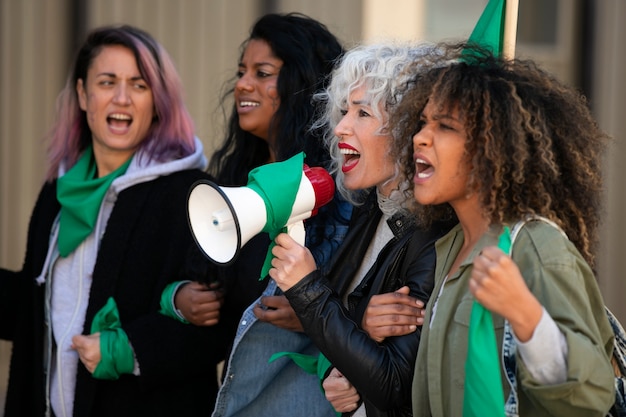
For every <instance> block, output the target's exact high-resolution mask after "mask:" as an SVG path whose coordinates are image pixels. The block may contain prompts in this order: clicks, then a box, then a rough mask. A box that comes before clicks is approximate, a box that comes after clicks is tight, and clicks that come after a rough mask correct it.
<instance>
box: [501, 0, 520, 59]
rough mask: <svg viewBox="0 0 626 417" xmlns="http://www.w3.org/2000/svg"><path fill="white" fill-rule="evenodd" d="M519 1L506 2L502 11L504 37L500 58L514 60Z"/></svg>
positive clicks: (507, 0)
mask: <svg viewBox="0 0 626 417" xmlns="http://www.w3.org/2000/svg"><path fill="white" fill-rule="evenodd" d="M518 10H519V0H506V2H505V11H504V35H503V37H502V38H503V39H502V58H504V59H506V60H510V59H513V58H515V42H516V38H517V14H518Z"/></svg>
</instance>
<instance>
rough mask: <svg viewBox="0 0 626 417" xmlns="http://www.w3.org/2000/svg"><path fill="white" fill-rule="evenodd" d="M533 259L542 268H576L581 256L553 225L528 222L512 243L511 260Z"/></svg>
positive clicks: (565, 236) (581, 259)
mask: <svg viewBox="0 0 626 417" xmlns="http://www.w3.org/2000/svg"><path fill="white" fill-rule="evenodd" d="M530 256H532V257H534V258H535V259H536V260H538V261H539V263H540V264H541V265H543V266H553V267H559V268H563V267H578V265H580V263H581V261H582V262H584V260H583V257H582V255H581V254H580V252H579V251H578V250H577V249H576V247H575V246H574V244H573V243H572V242H570V240H569V239H568V238H567V235H566V234H565V233H564V232H563V231H562V230H561V229H560V228H558V226H556V225H554V224H550V223H547V222H544V221H528V222H526V223H525V224H524V225H523V227H521V228H520V230H519V232H518V235H517V237H516V238H515V241H514V243H513V258H514V259H518V258H519V259H520V260H521V259H524V258H527V257H530Z"/></svg>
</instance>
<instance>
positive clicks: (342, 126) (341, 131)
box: [334, 116, 351, 138]
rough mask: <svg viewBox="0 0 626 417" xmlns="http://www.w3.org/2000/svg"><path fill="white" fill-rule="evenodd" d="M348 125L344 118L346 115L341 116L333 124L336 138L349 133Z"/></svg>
mask: <svg viewBox="0 0 626 417" xmlns="http://www.w3.org/2000/svg"><path fill="white" fill-rule="evenodd" d="M350 132H351V131H350V126H348V122H347V120H346V116H343V117H342V118H341V120H340V121H339V123H337V126H335V129H334V133H335V136H337V137H338V138H341V137H344V136H348V135H349V134H350Z"/></svg>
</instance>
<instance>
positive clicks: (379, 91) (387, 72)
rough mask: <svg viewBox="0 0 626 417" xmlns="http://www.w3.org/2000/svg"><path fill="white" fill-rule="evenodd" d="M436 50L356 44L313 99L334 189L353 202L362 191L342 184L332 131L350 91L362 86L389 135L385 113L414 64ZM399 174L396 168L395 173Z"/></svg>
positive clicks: (427, 46) (422, 46)
mask: <svg viewBox="0 0 626 417" xmlns="http://www.w3.org/2000/svg"><path fill="white" fill-rule="evenodd" d="M435 51H436V48H435V46H434V45H432V44H425V43H424V44H410V43H399V42H398V43H384V44H372V45H359V46H357V47H355V48H353V49H351V50H349V51H348V52H346V54H345V55H343V57H342V58H341V60H340V61H339V62H338V64H337V66H336V67H335V69H334V70H333V72H332V75H331V81H330V84H329V85H328V87H327V88H326V89H325V90H323V91H322V92H320V93H317V94H316V95H315V96H314V100H319V101H321V102H322V103H323V104H324V105H323V106H322V107H323V111H322V114H321V115H320V117H319V118H318V119H317V120H316V121H315V122H314V123H313V126H312V128H313V129H322V130H323V131H324V143H325V145H326V146H327V147H328V149H329V152H330V155H331V158H332V161H331V165H330V167H329V170H330V172H331V174H333V175H335V178H336V183H337V191H338V192H339V193H341V195H342V196H343V197H344V198H346V200H348V201H350V202H351V203H352V204H355V205H358V204H361V203H362V200H363V198H362V196H363V192H362V191H361V190H348V189H346V188H345V187H344V184H343V172H342V171H341V165H342V163H343V155H342V154H341V153H340V152H339V147H338V143H339V140H340V138H338V137H336V136H335V134H334V129H335V127H336V126H337V124H338V123H339V122H340V121H341V118H342V117H343V114H344V112H345V110H346V109H347V108H348V100H349V97H350V94H351V93H352V92H353V91H354V90H356V89H359V88H361V87H362V86H365V88H366V94H367V98H368V101H369V103H370V105H371V108H372V111H373V112H374V116H375V117H376V118H378V119H379V120H381V121H382V126H381V130H380V132H379V133H380V134H381V135H383V134H384V135H387V134H389V133H390V132H391V130H390V129H389V126H388V119H389V117H388V115H389V113H390V112H391V111H392V109H393V107H394V106H395V105H396V104H397V103H398V102H399V100H400V94H401V91H402V90H403V88H404V87H405V85H406V84H407V82H408V81H409V80H410V78H411V77H412V76H414V75H415V69H416V65H415V64H416V63H417V64H418V66H420V65H419V61H420V60H423V61H424V66H426V63H427V62H429V59H428V56H430V55H432V54H433V53H435ZM411 64H413V65H411ZM409 67H410V70H409ZM399 173H400V170H399V168H397V169H396V175H399Z"/></svg>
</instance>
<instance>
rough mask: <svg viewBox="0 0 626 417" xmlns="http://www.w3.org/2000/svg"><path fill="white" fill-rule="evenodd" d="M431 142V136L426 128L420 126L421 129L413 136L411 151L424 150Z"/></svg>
mask: <svg viewBox="0 0 626 417" xmlns="http://www.w3.org/2000/svg"><path fill="white" fill-rule="evenodd" d="M431 142H432V134H431V132H430V131H429V130H428V129H427V128H426V126H422V128H421V129H420V130H418V131H417V133H415V134H414V135H413V149H414V150H418V149H421V148H424V147H426V146H428V145H429V144H430V143H431Z"/></svg>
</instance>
